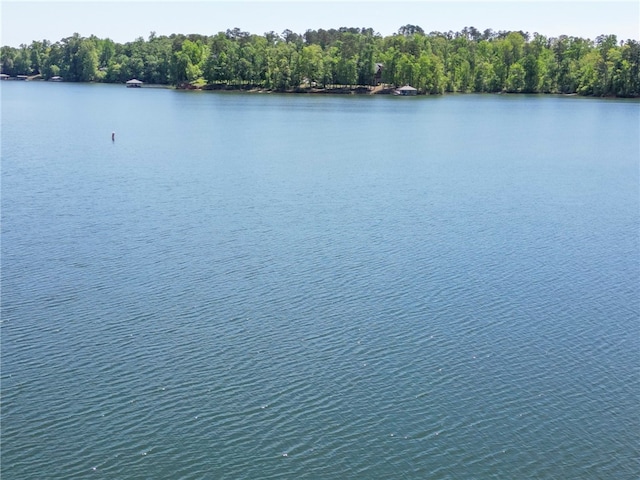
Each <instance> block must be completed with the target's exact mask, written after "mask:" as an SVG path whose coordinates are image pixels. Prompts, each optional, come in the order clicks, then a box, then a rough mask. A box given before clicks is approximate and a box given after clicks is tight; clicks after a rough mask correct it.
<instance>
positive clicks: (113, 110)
mask: <svg viewBox="0 0 640 480" xmlns="http://www.w3.org/2000/svg"><path fill="white" fill-rule="evenodd" d="M1 100H2V285H1V286H2V320H1V341H2V377H1V382H2V384H1V387H2V438H1V442H2V445H1V451H2V457H1V472H2V476H3V477H6V478H20V479H39V478H51V479H54V478H87V477H92V478H154V479H157V478H184V479H192V478H193V479H195V478H230V479H241V478H246V479H252V478H265V479H266V478H363V479H364V478H410V479H423V478H430V479H459V478H501V479H502V478H538V479H557V478H580V479H601V478H616V479H635V478H637V477H638V475H640V465H639V462H638V458H640V456H639V454H640V452H639V449H638V445H640V443H639V440H640V438H639V437H640V433H639V432H640V417H639V415H638V405H639V400H640V378H639V376H638V363H639V357H638V353H639V347H640V326H639V323H638V318H639V313H640V300H639V299H640V291H639V290H640V289H639V285H640V278H639V277H640V273H639V272H640V269H639V267H640V265H639V253H640V245H639V234H638V232H639V227H640V221H639V216H640V208H639V198H640V196H639V194H640V192H639V164H638V158H639V155H640V145H639V139H638V138H639V137H638V131H639V128H640V120H639V112H640V110H639V106H640V103H638V102H637V101H622V100H610V99H608V100H600V99H582V98H566V97H564V98H563V97H553V96H524V95H523V96H507V95H504V96H503V95H500V96H498V95H495V96H494V95H486V96H479V95H465V96H455V95H452V96H444V97H417V98H396V97H384V96H374V97H360V96H357V97H351V96H335V97H333V96H308V95H268V94H227V93H212V92H178V91H173V90H163V89H149V88H142V89H126V88H124V87H123V86H113V85H73V84H49V83H38V82H24V83H23V82H8V83H3V84H2V86H1ZM111 132H115V134H116V139H115V142H112V141H111Z"/></svg>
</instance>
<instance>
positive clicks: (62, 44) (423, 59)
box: [0, 25, 640, 97]
mask: <svg viewBox="0 0 640 480" xmlns="http://www.w3.org/2000/svg"><path fill="white" fill-rule="evenodd" d="M0 55H1V58H0V68H1V70H2V73H4V74H8V75H10V76H15V75H41V76H42V77H43V78H44V79H50V78H52V77H55V76H61V77H62V78H63V79H64V80H65V81H71V82H107V83H123V82H126V81H127V80H129V79H132V78H137V79H139V80H142V81H143V82H146V83H150V84H161V85H176V86H185V85H191V84H196V85H200V86H203V85H210V86H215V85H217V86H225V87H229V88H250V87H257V88H265V89H271V90H276V91H287V90H291V89H297V88H310V87H317V88H331V87H339V86H349V87H355V86H365V87H371V86H373V85H376V84H378V83H382V84H388V85H394V86H400V85H405V84H409V85H412V86H413V87H415V88H417V89H418V91H419V92H420V93H430V94H442V93H445V92H513V93H565V94H570V93H577V94H579V95H592V96H618V97H637V96H640V43H639V42H638V41H636V40H627V41H620V42H618V39H617V37H616V36H615V35H601V36H599V37H597V38H596V39H595V40H590V39H584V38H578V37H572V36H564V35H563V36H560V37H557V38H556V37H545V36H544V35H540V34H538V33H534V34H533V35H530V34H528V33H527V32H522V31H499V32H494V31H493V30H491V29H488V30H484V31H483V32H480V31H479V30H477V29H476V28H474V27H465V28H464V29H462V30H461V31H459V32H431V33H426V32H424V31H423V29H422V28H420V27H419V26H416V25H405V26H403V27H401V28H400V29H399V30H398V32H397V33H396V34H394V35H390V36H384V37H383V36H381V35H380V34H378V33H376V32H374V31H373V30H372V29H371V28H340V29H329V30H324V29H319V30H307V31H306V32H305V33H304V34H297V33H294V32H292V31H290V30H285V31H284V32H282V33H281V34H277V33H275V32H268V33H265V34H264V35H255V34H250V33H248V32H244V31H242V30H240V29H238V28H235V29H230V30H227V31H226V32H219V33H217V34H216V35H212V36H207V35H195V34H194V35H182V34H173V35H170V36H157V35H156V34H155V33H154V32H151V34H150V35H149V37H148V39H147V40H145V39H143V38H142V37H140V38H138V39H136V40H135V41H133V42H128V43H124V44H120V43H116V42H114V41H113V40H110V39H109V38H106V39H100V38H97V37H96V36H93V35H92V36H90V37H88V38H87V37H81V36H80V35H79V34H77V33H76V34H74V35H72V36H70V37H67V38H64V39H62V40H60V41H58V42H55V43H51V42H50V41H47V40H43V41H33V42H32V43H31V45H20V47H19V48H14V47H10V46H3V47H2V48H1V52H0ZM380 66H381V68H380ZM376 72H377V73H378V75H376Z"/></svg>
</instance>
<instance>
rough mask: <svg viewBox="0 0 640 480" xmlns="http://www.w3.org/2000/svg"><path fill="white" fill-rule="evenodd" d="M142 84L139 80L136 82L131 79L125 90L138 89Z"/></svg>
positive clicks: (134, 79)
mask: <svg viewBox="0 0 640 480" xmlns="http://www.w3.org/2000/svg"><path fill="white" fill-rule="evenodd" d="M143 83H144V82H141V81H140V80H138V79H136V78H132V79H131V80H129V81H128V82H127V88H140V87H141V86H142V84H143Z"/></svg>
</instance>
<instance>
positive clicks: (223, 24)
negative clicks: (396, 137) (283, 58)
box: [0, 0, 640, 47]
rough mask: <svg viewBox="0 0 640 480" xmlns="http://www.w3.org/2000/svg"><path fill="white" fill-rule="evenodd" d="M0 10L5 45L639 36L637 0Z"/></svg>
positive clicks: (101, 4) (122, 4) (154, 0)
mask: <svg viewBox="0 0 640 480" xmlns="http://www.w3.org/2000/svg"><path fill="white" fill-rule="evenodd" d="M0 16H1V17H2V21H1V30H0V43H1V44H2V45H10V46H13V47H17V46H19V45H20V44H30V43H31V42H32V41H33V40H43V39H46V40H50V41H52V42H56V41H58V40H61V39H62V38H65V37H68V36H71V35H72V34H74V33H79V34H80V35H81V36H85V37H88V36H90V35H96V36H97V37H99V38H111V39H112V40H114V41H116V42H118V43H126V42H129V41H133V40H135V39H136V38H138V37H143V38H145V39H147V38H148V37H149V34H150V32H152V31H153V32H156V35H171V34H172V33H183V34H190V33H199V34H203V35H214V34H216V33H218V32H221V31H226V30H227V29H232V28H235V27H238V28H240V29H241V30H243V31H247V32H249V33H253V34H258V35H262V34H264V33H265V32H270V31H274V32H276V33H282V32H283V31H284V30H285V29H289V30H292V31H293V32H296V33H304V32H305V31H306V30H308V29H315V30H317V29H320V28H324V29H326V30H328V29H330V28H340V27H366V28H372V29H373V30H374V31H375V32H378V33H380V34H381V35H383V36H386V35H392V34H393V33H395V32H397V31H398V28H400V27H401V26H403V25H407V24H412V25H419V26H420V27H422V28H423V30H424V31H425V32H427V33H428V32H433V31H440V32H447V31H450V30H451V31H454V32H455V31H460V30H462V29H463V28H464V27H471V26H473V27H475V28H477V29H478V30H480V31H483V30H485V29H487V28H491V29H492V30H494V31H500V30H522V31H524V32H529V33H530V34H533V33H534V32H538V33H540V34H542V35H545V36H547V37H557V36H560V35H569V36H576V37H583V38H590V39H595V38H596V37H597V36H598V35H601V34H606V35H608V34H614V35H617V36H618V40H627V39H634V40H640V1H638V0H621V1H614V0H612V1H604V0H600V1H596V0H592V1H584V0H568V1H554V0H529V1H526V0H497V1H486V0H475V1H474V0H449V1H438V0H413V1H411V0H409V1H389V0H356V1H337V0H295V1H294V0H289V1H277V2H275V1H269V0H234V1H221V0H197V1H188V2H177V1H168V0H142V1H135V2H132V1H126V0H110V1H98V0H84V1H80V0H75V1H65V2H59V1H53V0H46V1H45V0H42V1H38V2H35V1H27V0H13V1H6V0H2V1H1V2H0Z"/></svg>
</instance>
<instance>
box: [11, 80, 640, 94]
mask: <svg viewBox="0 0 640 480" xmlns="http://www.w3.org/2000/svg"><path fill="white" fill-rule="evenodd" d="M2 82H3V83H4V82H51V83H78V84H94V85H99V84H104V85H121V86H125V84H123V83H111V82H65V81H52V80H45V79H44V78H42V76H41V75H33V76H21V77H9V78H3V79H2ZM140 88H164V89H169V90H185V91H202V92H229V93H233V92H236V93H238V92H243V93H258V94H271V93H273V94H298V95H305V94H306V95H392V96H393V93H394V91H395V90H397V88H398V87H395V86H392V85H389V84H383V85H377V86H375V87H374V86H367V85H359V86H353V87H349V86H336V87H325V88H322V87H317V86H315V87H313V86H312V87H308V86H299V87H297V88H290V89H282V90H280V89H272V88H265V87H259V86H256V85H228V84H207V85H197V84H193V83H186V82H185V83H182V84H180V85H168V84H145V85H144V86H142V87H140ZM467 94H469V95H557V96H562V97H581V98H611V99H631V100H633V99H640V96H632V97H619V96H616V95H604V96H595V95H580V94H579V93H576V92H572V93H560V92H548V93H540V92H537V93H536V92H508V91H500V92H444V93H418V94H417V95H415V96H418V97H430V96H448V95H467Z"/></svg>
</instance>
